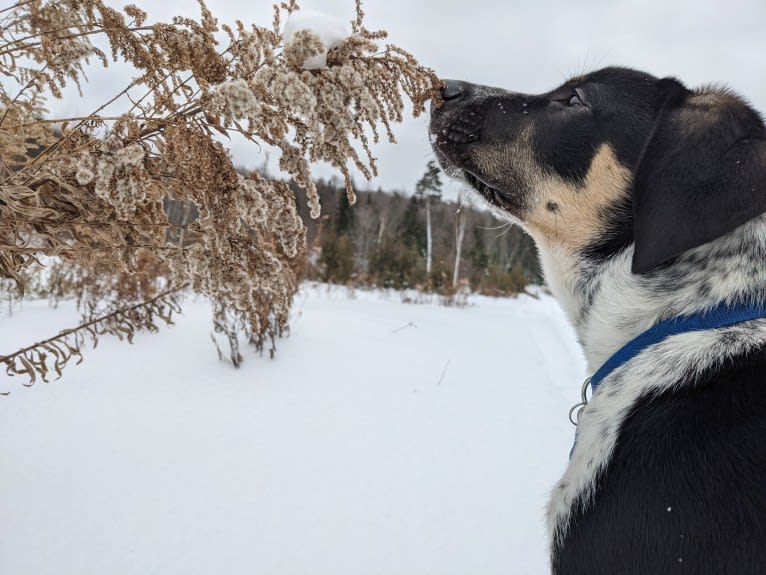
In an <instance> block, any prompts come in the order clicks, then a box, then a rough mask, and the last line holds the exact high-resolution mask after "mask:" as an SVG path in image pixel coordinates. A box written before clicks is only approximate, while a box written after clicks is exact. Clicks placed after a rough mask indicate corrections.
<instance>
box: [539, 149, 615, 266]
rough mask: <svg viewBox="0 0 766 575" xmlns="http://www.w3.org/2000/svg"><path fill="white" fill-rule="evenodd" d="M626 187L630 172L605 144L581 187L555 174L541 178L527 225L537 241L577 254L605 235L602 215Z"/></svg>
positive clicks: (604, 222) (604, 223) (605, 223)
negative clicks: (537, 196) (537, 198)
mask: <svg viewBox="0 0 766 575" xmlns="http://www.w3.org/2000/svg"><path fill="white" fill-rule="evenodd" d="M629 184H630V171H629V170H628V169H627V168H625V167H624V166H622V165H621V164H620V163H619V161H618V160H617V157H616V156H615V154H614V150H612V148H611V147H610V146H609V145H607V144H604V145H602V146H601V148H599V150H598V152H597V153H596V155H595V156H594V158H593V161H592V162H591V166H590V170H589V171H588V174H587V176H586V178H585V183H584V184H583V185H582V186H576V185H574V184H572V183H570V182H567V181H565V180H563V179H562V178H560V177H559V176H554V175H548V176H546V177H545V178H544V179H543V181H542V182H541V184H540V185H539V187H538V192H539V196H540V197H539V200H538V201H537V202H536V205H535V207H534V209H533V210H532V211H531V213H530V214H529V215H528V217H527V225H528V226H529V228H530V231H531V233H532V235H533V236H534V237H535V239H536V240H538V241H542V242H545V243H552V244H558V245H560V246H562V247H565V248H568V249H571V250H572V251H579V250H581V249H583V248H584V247H586V246H587V245H589V244H591V243H592V242H593V241H594V240H595V239H596V238H598V237H600V236H602V235H603V234H604V233H605V232H606V225H607V222H606V221H605V220H604V217H603V212H604V210H605V209H607V208H608V207H609V206H611V205H614V204H615V203H616V202H617V200H619V199H620V197H622V196H623V195H625V194H627V193H628V186H629Z"/></svg>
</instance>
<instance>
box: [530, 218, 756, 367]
mask: <svg viewBox="0 0 766 575" xmlns="http://www.w3.org/2000/svg"><path fill="white" fill-rule="evenodd" d="M537 243H538V248H539V250H540V255H541V260H542V265H543V272H544V274H545V278H546V281H547V282H548V285H549V287H550V289H551V291H552V292H553V295H554V296H555V297H556V298H557V299H558V301H559V302H560V304H561V306H562V307H563V309H564V311H565V313H566V315H567V316H568V317H569V320H570V321H571V322H572V324H573V326H574V328H575V330H576V332H577V336H578V339H579V341H580V343H581V345H582V346H583V350H584V352H585V357H586V359H587V362H588V370H589V372H590V373H593V372H594V371H595V370H597V369H598V368H599V367H600V366H601V365H602V364H603V363H604V362H605V361H606V360H607V359H609V357H610V356H611V355H612V354H614V353H615V352H616V351H617V350H618V349H620V348H621V347H622V346H623V345H625V344H626V343H627V342H629V341H630V340H632V339H633V338H635V337H636V336H638V335H639V334H641V333H642V332H644V331H645V330H647V329H649V328H650V327H651V326H653V325H655V324H656V323H658V322H660V321H663V320H666V319H670V318H672V317H676V316H679V315H689V314H693V313H696V312H700V311H704V310H706V309H709V308H711V307H713V306H715V305H717V304H719V303H722V302H726V303H743V302H764V301H766V281H765V280H766V277H764V275H765V274H764V273H763V271H764V263H763V262H764V261H766V218H764V217H763V216H761V217H760V218H756V219H755V220H751V221H750V222H748V223H747V224H745V225H743V226H741V227H740V228H737V229H736V230H734V231H733V232H732V233H730V234H728V235H726V236H725V237H723V238H719V239H718V240H716V241H714V242H711V243H709V244H706V245H704V246H701V247H699V248H697V249H695V250H692V251H690V252H687V253H686V254H684V255H683V256H681V257H679V258H677V260H676V261H675V262H674V263H672V264H670V265H667V266H664V267H662V269H658V270H656V271H654V272H650V273H648V274H643V275H637V274H633V273H632V272H631V260H632V257H633V249H632V247H630V248H628V249H626V250H624V251H622V252H620V253H618V254H616V255H614V256H613V257H611V258H609V259H607V260H601V261H593V260H589V259H587V258H585V257H582V256H581V255H580V256H578V255H576V254H573V253H572V252H571V251H568V250H567V249H566V248H565V247H563V246H561V245H556V244H554V243H548V242H545V241H538V242H537Z"/></svg>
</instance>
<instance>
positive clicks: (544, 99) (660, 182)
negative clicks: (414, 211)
mask: <svg viewBox="0 0 766 575" xmlns="http://www.w3.org/2000/svg"><path fill="white" fill-rule="evenodd" d="M442 96H443V100H444V101H443V103H442V104H441V105H440V106H438V107H434V109H433V110H432V119H431V128H430V130H431V138H432V143H433V147H434V150H435V151H436V154H437V157H438V158H439V161H440V163H441V164H442V167H443V168H444V169H445V171H446V172H447V173H448V174H450V175H452V176H455V177H460V178H462V179H464V180H465V181H466V182H467V183H468V184H469V185H470V186H471V187H472V188H473V189H474V190H476V191H477V192H478V193H479V194H480V195H481V196H482V197H483V198H484V199H485V200H486V201H487V202H488V203H489V204H490V205H491V206H492V207H493V209H494V210H495V211H496V212H501V213H502V215H504V216H506V217H510V218H512V219H515V220H516V221H518V222H519V223H521V224H522V225H523V226H524V227H525V228H526V229H527V230H528V231H530V233H531V234H532V235H533V236H534V237H535V239H536V240H537V241H538V242H546V243H550V244H553V245H557V246H560V247H563V248H568V249H569V250H572V251H573V252H574V253H577V254H586V255H590V256H591V257H595V258H605V257H609V256H611V255H613V254H615V253H618V252H620V251H621V250H623V249H625V248H626V247H628V246H630V245H631V244H634V247H635V251H634V257H633V271H634V272H637V273H641V272H647V271H650V270H652V269H655V268H656V267H658V266H660V265H661V264H663V263H665V262H668V261H669V260H672V259H673V258H674V257H676V256H678V255H680V254H681V253H683V252H685V251H687V250H690V249H692V248H695V247H697V246H700V245H702V244H704V243H707V242H709V241H711V240H713V239H715V238H718V237H720V236H722V235H724V234H726V233H727V232H729V231H730V230H732V229H734V228H735V227H737V226H739V225H741V224H743V223H745V222H747V221H748V220H750V219H752V218H753V217H755V216H757V215H759V214H761V213H763V212H764V211H766V130H764V125H763V122H762V120H761V118H760V116H759V115H758V114H757V112H755V111H754V110H752V109H751V108H750V107H749V106H747V104H745V102H744V101H742V100H741V99H740V98H738V97H737V96H735V95H733V94H732V93H730V92H728V91H726V90H723V89H717V88H709V89H702V90H696V91H692V90H688V89H687V88H686V87H685V86H684V85H683V84H681V83H680V82H679V81H677V80H675V79H672V78H664V79H658V78H655V77H653V76H651V75H649V74H646V73H643V72H638V71H635V70H629V69H625V68H606V69H603V70H599V71H597V72H593V73H591V74H588V75H585V76H580V77H576V78H572V79H571V80H569V81H567V82H565V83H564V84H563V85H562V86H560V87H558V88H556V89H555V90H553V91H551V92H548V93H545V94H540V95H528V94H519V93H514V92H508V91H505V90H501V89H497V88H488V87H485V86H477V85H473V84H468V83H465V82H457V81H452V80H448V81H446V82H445V86H444V89H443V91H442Z"/></svg>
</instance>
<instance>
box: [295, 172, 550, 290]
mask: <svg viewBox="0 0 766 575" xmlns="http://www.w3.org/2000/svg"><path fill="white" fill-rule="evenodd" d="M317 187H318V190H319V195H320V198H321V202H322V216H321V218H320V219H319V220H312V219H311V218H310V217H309V213H308V207H307V202H306V200H305V193H303V192H302V190H301V189H300V188H298V187H297V186H294V187H293V189H294V191H295V193H296V197H297V200H298V206H299V211H300V214H301V217H302V218H303V221H304V222H305V223H306V226H307V227H308V245H309V254H308V259H307V268H306V277H307V279H313V280H320V281H325V282H331V283H339V284H348V285H356V286H371V287H389V288H396V289H404V288H416V289H420V290H423V291H429V292H438V293H444V294H449V293H454V292H455V291H456V290H457V289H458V288H460V287H463V286H466V287H469V288H470V289H471V290H473V291H477V292H480V293H483V294H487V295H496V296H503V295H512V294H516V293H519V292H521V291H523V290H524V288H525V287H526V286H527V285H528V284H530V283H539V282H540V281H541V277H540V268H539V263H538V259H537V251H536V249H535V246H534V243H533V241H532V240H531V238H529V236H527V235H526V234H525V233H524V232H522V231H521V229H519V228H518V227H517V226H508V225H506V222H503V221H500V220H498V219H497V218H495V217H494V216H493V215H492V214H491V213H489V212H487V211H484V210H480V209H475V208H473V207H472V206H470V205H469V204H467V203H466V202H463V205H462V206H461V205H460V203H458V202H453V201H444V200H442V198H441V181H440V179H439V172H438V169H437V168H435V166H434V165H433V164H432V163H431V164H429V166H428V168H427V169H426V172H425V173H424V176H423V178H422V179H421V180H420V181H419V182H417V185H416V186H415V189H414V190H413V191H408V192H407V193H406V194H405V193H399V192H393V193H391V192H384V191H381V190H378V191H359V190H357V191H356V195H357V202H356V204H355V205H354V206H349V203H348V200H347V199H346V194H345V191H344V190H343V189H342V187H341V186H340V185H335V184H334V183H333V182H327V181H324V180H320V181H318V182H317ZM413 192H414V193H413ZM429 212H430V213H429ZM429 220H430V228H431V231H430V236H431V241H430V242H429V230H428V223H429ZM429 243H430V246H431V247H430V249H429ZM429 253H430V258H429ZM429 259H430V262H429ZM456 268H457V270H456Z"/></svg>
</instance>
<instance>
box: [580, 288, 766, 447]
mask: <svg viewBox="0 0 766 575" xmlns="http://www.w3.org/2000/svg"><path fill="white" fill-rule="evenodd" d="M763 317H766V303H762V304H742V305H737V306H731V305H728V304H720V305H718V306H716V307H714V308H712V309H710V310H708V311H705V312H702V313H698V314H694V315H687V316H683V315H682V316H679V317H676V318H673V319H669V320H667V321H663V322H660V323H658V324H657V325H655V326H652V327H650V328H649V329H648V330H646V331H645V332H643V333H642V334H641V335H639V336H638V337H637V338H635V339H633V340H631V341H629V342H628V343H627V344H625V345H624V346H623V347H621V348H620V349H619V350H618V351H617V353H615V354H614V355H613V356H612V357H610V358H609V359H608V360H607V361H606V362H605V363H604V364H603V365H602V366H601V367H600V368H599V369H598V371H596V373H594V374H593V375H592V376H591V377H589V378H588V379H586V380H585V383H584V384H583V388H582V402H580V403H578V404H577V405H575V406H574V407H572V409H571V410H570V411H569V419H570V420H571V421H572V423H574V424H575V425H577V423H579V421H580V414H581V413H582V410H583V409H584V408H585V406H586V405H587V404H588V397H587V388H588V385H590V388H591V392H592V393H595V391H596V389H597V388H598V386H599V385H601V383H602V382H603V381H604V379H605V378H606V377H607V376H608V375H609V374H610V373H612V372H613V371H614V370H615V369H617V368H618V367H620V366H622V365H624V364H625V363H627V362H628V361H630V360H631V359H633V358H634V357H636V356H637V355H638V354H639V353H641V352H642V351H644V350H645V349H646V348H647V347H649V346H651V345H654V344H655V343H660V342H661V341H663V340H664V339H666V338H668V337H670V336H672V335H678V334H680V333H687V332H691V331H703V330H707V329H717V328H721V327H728V326H731V325H735V324H738V323H742V322H745V321H750V320H754V319H760V318H763ZM575 411H576V412H577V420H576V421H575V420H574V419H572V414H573V413H574V412H575ZM576 443H577V435H576V434H575V444H576ZM574 449H575V448H574V445H573V446H572V450H571V451H570V452H569V457H572V453H574Z"/></svg>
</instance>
